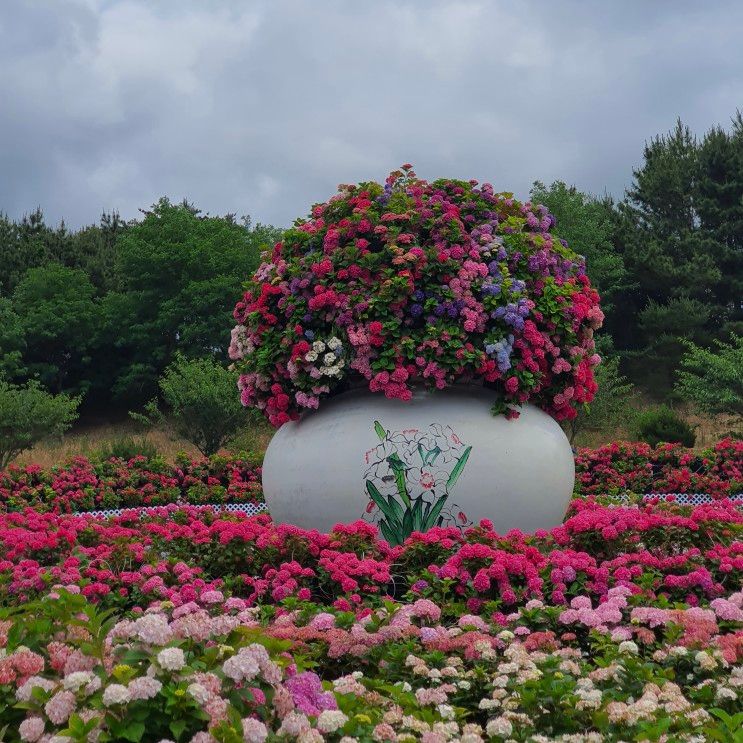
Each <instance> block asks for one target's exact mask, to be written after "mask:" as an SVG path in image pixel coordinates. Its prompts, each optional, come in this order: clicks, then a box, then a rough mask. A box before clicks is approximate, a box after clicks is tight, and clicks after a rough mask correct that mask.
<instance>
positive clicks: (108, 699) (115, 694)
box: [103, 684, 131, 707]
mask: <svg viewBox="0 0 743 743" xmlns="http://www.w3.org/2000/svg"><path fill="white" fill-rule="evenodd" d="M130 699H131V695H130V694H129V689H127V688H126V686H123V685H122V684H111V685H110V686H107V687H106V688H105V690H104V692H103V704H105V705H106V707H111V706H112V705H114V704H126V703H127V702H128V701H129V700H130Z"/></svg>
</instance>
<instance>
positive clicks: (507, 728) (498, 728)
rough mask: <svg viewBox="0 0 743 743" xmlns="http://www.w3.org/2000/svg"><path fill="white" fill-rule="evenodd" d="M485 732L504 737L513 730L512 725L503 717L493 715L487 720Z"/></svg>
mask: <svg viewBox="0 0 743 743" xmlns="http://www.w3.org/2000/svg"><path fill="white" fill-rule="evenodd" d="M485 732H486V733H487V734H488V735H492V736H495V735H499V736H501V737H502V738H505V737H507V736H509V735H510V734H511V733H512V732H513V725H511V723H510V721H509V720H507V719H506V718H505V717H494V718H493V719H492V720H488V724H487V726H486V727H485Z"/></svg>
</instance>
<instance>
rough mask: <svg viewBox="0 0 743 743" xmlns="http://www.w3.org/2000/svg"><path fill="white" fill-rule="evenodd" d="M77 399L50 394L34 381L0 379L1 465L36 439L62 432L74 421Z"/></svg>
mask: <svg viewBox="0 0 743 743" xmlns="http://www.w3.org/2000/svg"><path fill="white" fill-rule="evenodd" d="M79 404H80V399H79V398H76V397H70V396H68V395H64V394H62V395H50V394H49V393H48V392H46V391H44V390H43V389H42V388H41V387H40V386H39V385H38V383H36V382H29V383H28V384H27V385H25V386H18V385H12V384H9V383H8V382H6V381H3V380H0V469H3V468H5V467H7V465H8V464H9V463H10V462H11V460H13V459H14V458H15V457H17V456H18V455H19V454H20V453H21V452H23V451H25V450H27V449H30V448H31V447H32V446H33V445H34V444H36V443H37V442H39V441H41V440H43V439H46V438H54V437H59V436H61V435H62V434H63V433H64V432H65V431H66V430H67V429H68V428H69V427H70V426H71V425H72V423H73V422H74V421H75V419H76V417H77V408H78V405H79Z"/></svg>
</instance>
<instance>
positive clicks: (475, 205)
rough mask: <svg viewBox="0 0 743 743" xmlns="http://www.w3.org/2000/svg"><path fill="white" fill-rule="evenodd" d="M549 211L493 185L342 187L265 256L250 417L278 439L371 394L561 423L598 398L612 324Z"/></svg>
mask: <svg viewBox="0 0 743 743" xmlns="http://www.w3.org/2000/svg"><path fill="white" fill-rule="evenodd" d="M553 226H554V219H553V217H552V216H551V215H550V213H549V211H548V210H547V208H546V207H543V206H537V205H534V204H531V203H530V202H526V203H523V204H521V203H519V202H518V201H516V200H515V199H514V198H513V197H512V196H511V195H510V194H498V193H495V192H494V191H493V188H492V186H491V185H489V184H484V185H482V186H481V187H478V186H477V184H476V182H474V181H454V180H438V181H435V182H434V183H428V182H427V181H424V180H421V179H419V178H417V177H416V175H415V173H414V172H413V171H412V169H411V166H409V165H405V166H403V168H402V170H399V171H396V172H394V173H392V174H391V175H390V176H389V178H388V179H387V181H386V184H385V185H384V186H382V185H380V184H378V183H362V184H360V185H358V186H341V188H340V192H339V193H338V195H336V196H334V197H332V198H331V199H330V200H329V201H328V202H327V203H325V204H320V205H317V206H315V207H313V209H312V214H311V215H310V217H309V218H308V219H306V220H304V219H300V220H297V222H296V223H295V226H294V229H291V230H288V231H287V232H286V233H285V235H284V238H283V240H282V241H281V242H278V243H276V245H275V247H274V249H273V252H272V253H271V254H266V255H265V257H264V262H263V263H262V265H261V266H259V268H258V270H257V271H256V273H255V274H254V276H253V278H252V279H251V280H250V281H249V282H248V284H247V290H246V292H245V295H244V297H243V299H242V300H241V301H240V302H239V303H238V304H237V306H236V308H235V312H234V317H235V319H236V320H237V322H238V325H237V326H236V327H235V328H234V330H233V334H232V343H231V345H230V357H231V358H232V359H234V360H236V361H238V367H239V369H240V371H241V372H242V374H241V377H240V389H241V396H242V401H243V404H245V405H248V406H254V407H257V408H259V409H261V410H263V411H264V413H265V414H266V416H267V417H268V419H269V421H270V422H271V423H272V424H274V425H276V426H280V425H281V424H283V423H285V422H286V421H288V420H292V419H296V418H297V417H298V416H299V415H300V413H301V412H302V411H305V410H307V409H312V408H316V407H318V405H319V404H320V401H321V400H322V399H324V398H327V397H328V396H330V395H333V394H336V393H339V392H341V391H343V390H344V389H347V388H348V387H349V386H350V385H352V384H356V383H359V382H360V383H363V384H364V385H365V386H367V387H368V388H369V389H370V390H371V391H372V392H383V393H384V394H385V395H386V396H387V397H390V398H399V399H402V400H408V399H410V397H411V396H412V388H413V387H414V386H416V385H419V386H420V385H422V386H426V387H429V388H435V389H442V388H444V387H446V386H448V385H451V384H455V383H461V382H466V383H475V384H478V383H479V384H485V385H487V386H489V387H491V388H492V389H493V390H495V391H496V392H497V393H498V402H497V403H496V405H495V406H494V412H502V413H508V414H511V415H512V413H511V412H510V411H511V409H510V407H509V406H511V405H519V404H522V403H525V402H528V401H531V402H533V403H535V404H537V405H540V406H541V407H542V408H543V409H544V410H546V411H547V412H548V413H550V414H552V415H553V416H555V418H557V419H558V420H565V419H569V418H571V417H573V416H574V415H575V413H576V407H577V406H578V405H579V404H581V403H585V402H590V401H591V400H592V399H593V396H594V394H595V392H596V383H595V381H594V378H593V368H594V367H595V365H596V364H598V363H599V361H600V358H599V356H598V355H597V354H595V353H594V350H595V347H594V341H593V331H594V330H595V329H596V328H598V327H599V326H600V325H601V323H602V321H603V313H602V312H601V310H600V309H599V306H598V301H599V297H598V294H597V292H596V291H595V290H594V289H592V288H591V285H590V282H589V280H588V278H587V276H586V274H585V262H584V260H583V258H581V257H580V256H579V255H578V254H577V253H575V252H574V251H573V250H571V249H569V248H568V247H567V243H565V242H564V241H562V240H559V239H557V238H556V237H555V236H554V235H553V234H552V232H551V230H552V227H553Z"/></svg>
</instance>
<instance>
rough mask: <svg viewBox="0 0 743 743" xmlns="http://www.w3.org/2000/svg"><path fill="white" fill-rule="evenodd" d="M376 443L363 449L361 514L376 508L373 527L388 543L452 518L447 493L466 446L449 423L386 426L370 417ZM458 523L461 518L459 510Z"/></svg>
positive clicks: (462, 464)
mask: <svg viewBox="0 0 743 743" xmlns="http://www.w3.org/2000/svg"><path fill="white" fill-rule="evenodd" d="M374 430H375V432H376V434H377V436H378V437H379V442H380V443H379V444H377V446H375V447H373V448H372V449H370V450H369V451H367V452H366V454H365V461H366V464H367V469H366V471H365V473H364V481H365V486H366V491H367V493H368V494H369V498H370V501H369V505H368V506H367V509H366V510H367V513H373V512H375V511H376V510H377V509H378V512H377V516H378V522H377V523H378V526H379V528H380V530H381V532H382V535H383V536H384V538H385V539H386V540H387V541H388V542H389V543H390V544H392V545H395V544H402V542H403V541H405V539H406V538H407V537H408V536H410V534H412V533H413V532H414V531H427V530H428V529H430V528H432V527H434V526H440V525H442V524H443V523H444V522H445V521H452V522H453V521H454V518H453V517H452V516H451V515H450V513H449V509H446V510H444V509H445V507H446V506H449V507H451V506H452V505H453V504H451V503H449V502H448V500H449V496H450V495H451V493H452V491H453V490H454V486H455V485H456V483H457V481H458V480H459V477H460V475H461V474H462V471H463V470H464V468H465V466H466V464H467V460H468V459H469V456H470V452H471V451H472V447H471V446H465V444H464V443H463V442H462V441H461V440H460V439H459V437H458V436H457V435H456V434H455V433H454V431H452V429H451V427H450V426H443V425H441V424H440V423H433V424H431V425H430V426H429V427H428V429H426V430H420V429H417V428H411V429H405V430H402V431H394V432H391V431H388V430H386V429H385V428H384V426H383V425H382V424H381V423H380V422H379V421H375V422H374ZM457 520H458V521H459V523H460V524H461V523H466V521H467V519H466V516H464V514H463V513H462V512H461V511H460V512H459V514H458V517H457Z"/></svg>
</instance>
